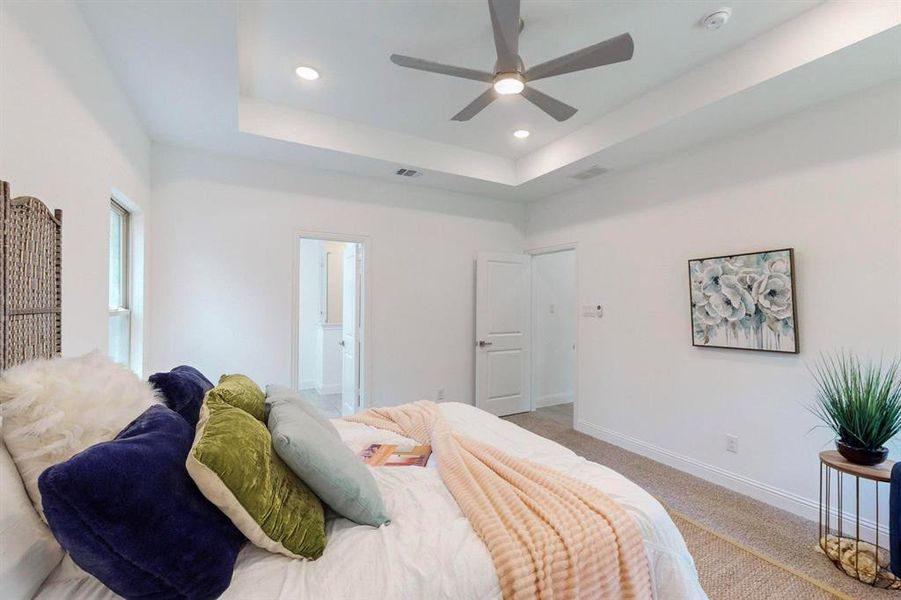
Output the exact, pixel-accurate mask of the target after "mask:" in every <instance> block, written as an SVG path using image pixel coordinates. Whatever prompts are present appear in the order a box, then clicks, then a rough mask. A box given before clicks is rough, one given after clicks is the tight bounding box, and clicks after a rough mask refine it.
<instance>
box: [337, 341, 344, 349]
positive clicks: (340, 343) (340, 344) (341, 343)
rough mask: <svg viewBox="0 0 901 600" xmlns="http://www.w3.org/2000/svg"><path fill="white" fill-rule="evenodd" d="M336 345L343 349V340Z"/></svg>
mask: <svg viewBox="0 0 901 600" xmlns="http://www.w3.org/2000/svg"><path fill="white" fill-rule="evenodd" d="M338 345H339V346H341V347H342V348H343V347H344V340H341V341H340V342H338Z"/></svg>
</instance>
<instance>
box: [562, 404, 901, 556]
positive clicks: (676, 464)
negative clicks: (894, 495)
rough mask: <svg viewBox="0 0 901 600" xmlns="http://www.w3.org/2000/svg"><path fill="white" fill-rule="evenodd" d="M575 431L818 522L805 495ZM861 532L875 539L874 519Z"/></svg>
mask: <svg viewBox="0 0 901 600" xmlns="http://www.w3.org/2000/svg"><path fill="white" fill-rule="evenodd" d="M575 429H576V430H577V431H580V432H582V433H584V434H587V435H590V436H592V437H594V438H597V439H599V440H602V441H605V442H608V443H610V444H613V445H614V446H619V447H621V448H625V449H626V450H629V451H631V452H634V453H636V454H640V455H641V456H645V457H647V458H650V459H652V460H656V461H657V462H661V463H663V464H665V465H668V466H670V467H673V468H674V469H679V470H680V471H685V472H686V473H689V474H691V475H695V476H696V477H700V478H701V479H704V480H706V481H709V482H711V483H715V484H717V485H721V486H723V487H725V488H728V489H730V490H732V491H734V492H738V493H740V494H744V495H745V496H750V497H751V498H754V499H755V500H760V501H761V502H766V503H767V504H770V505H772V506H775V507H776V508H781V509H782V510H786V511H788V512H790V513H793V514H796V515H798V516H801V517H804V518H805V519H809V520H811V521H818V520H819V500H813V499H810V498H805V497H804V496H800V495H798V494H795V493H793V492H789V491H787V490H783V489H780V488H777V487H775V486H772V485H770V484H768V483H764V482H762V481H758V480H756V479H752V478H750V477H745V476H744V475H739V474H738V473H733V472H732V471H728V470H726V469H723V468H721V467H717V466H715V465H711V464H708V463H705V462H703V461H700V460H697V459H695V458H692V457H690V456H686V455H684V454H679V453H678V452H673V451H671V450H667V449H666V448H662V447H660V446H656V445H654V444H650V443H648V442H645V441H643V440H639V439H638V438H635V437H632V436H629V435H626V434H623V433H620V432H618V431H613V430H612V429H608V428H607V427H601V426H599V425H595V424H594V423H590V422H588V421H585V420H584V419H583V420H580V421H578V422H577V423H576V426H575ZM830 512H832V516H833V518H835V517H836V516H837V515H838V511H837V509H836V510H833V511H830ZM885 514H888V507H886V513H885ZM843 515H844V516H843V520H845V519H848V522H851V520H852V519H853V513H850V512H846V511H843ZM860 529H861V533H862V534H866V536H863V535H862V536H861V537H863V538H867V539H869V538H870V536H873V537H875V533H876V523H875V522H874V521H873V520H871V519H861V520H860ZM882 536H886V537H885V540H886V541H887V540H888V537H887V536H888V527H887V525H885V524H884V525H882V526H881V527H880V528H879V537H880V545H881V542H882V539H883V538H882Z"/></svg>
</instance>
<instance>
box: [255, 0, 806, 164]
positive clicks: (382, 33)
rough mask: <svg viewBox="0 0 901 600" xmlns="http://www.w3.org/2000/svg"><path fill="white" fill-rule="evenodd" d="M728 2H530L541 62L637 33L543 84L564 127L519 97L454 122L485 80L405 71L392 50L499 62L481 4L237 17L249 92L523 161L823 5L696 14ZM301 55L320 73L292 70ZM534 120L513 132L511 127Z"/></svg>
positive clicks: (277, 7)
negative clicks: (722, 15)
mask: <svg viewBox="0 0 901 600" xmlns="http://www.w3.org/2000/svg"><path fill="white" fill-rule="evenodd" d="M720 1H721V0H714V1H710V0H687V1H680V2H673V1H668V2H635V1H630V2H606V1H604V2H585V1H584V0H582V1H571V0H554V1H547V0H545V1H528V0H525V1H524V2H523V3H522V8H521V14H522V19H523V21H524V22H525V28H524V29H523V31H522V34H521V36H520V54H521V55H522V58H523V61H524V62H525V64H526V68H528V66H529V65H534V64H538V63H541V62H544V61H546V60H549V59H551V58H556V57H557V56H561V55H563V54H567V53H569V52H572V51H574V50H578V49H580V48H583V47H585V46H589V45H591V44H594V43H596V42H599V41H602V40H605V39H608V38H611V37H613V36H615V35H619V34H621V33H624V32H629V33H630V34H631V35H632V37H633V39H634V40H635V55H634V57H633V59H632V60H631V61H628V62H625V63H619V64H616V65H610V66H607V67H602V68H598V69H593V70H590V71H583V72H580V73H573V74H569V75H563V76H559V77H554V78H549V79H547V80H543V81H541V82H538V83H536V84H535V88H536V89H538V90H540V91H542V92H545V93H547V94H550V95H552V96H554V97H556V98H558V99H560V100H562V101H563V102H566V103H567V104H570V105H572V106H574V107H576V108H578V109H579V112H578V113H576V115H575V116H574V117H572V118H571V119H569V120H568V121H565V122H563V123H558V122H557V121H555V120H553V119H552V118H550V117H548V116H547V115H545V114H544V113H542V112H541V111H540V110H539V109H538V108H536V107H535V106H533V105H532V104H530V103H529V102H527V101H526V100H524V99H523V98H520V97H518V96H514V97H507V98H502V99H500V100H499V101H496V102H495V103H494V104H492V105H490V106H489V107H488V108H487V109H485V110H484V111H482V112H481V113H479V114H478V115H477V116H476V117H475V118H473V119H472V120H471V121H469V122H463V123H460V122H455V121H451V120H450V118H451V116H453V115H454V114H456V113H457V112H458V111H459V110H460V109H462V108H463V107H464V106H466V105H467V104H469V102H471V101H472V100H473V99H474V98H475V97H476V96H478V95H479V94H481V93H482V92H483V91H484V90H485V89H486V88H487V87H488V84H485V83H481V82H478V81H469V80H465V79H458V78H454V77H446V76H442V75H435V74H432V73H424V72H421V71H414V70H410V69H403V68H401V67H398V66H397V65H394V64H393V63H391V62H390V61H389V60H388V57H389V56H390V55H391V54H392V53H399V54H406V55H409V56H415V57H419V58H425V59H428V60H434V61H437V62H442V63H446V64H453V65H458V66H465V67H470V68H474V69H480V70H484V71H493V68H494V61H495V59H496V54H495V49H494V41H493V38H492V34H491V24H490V20H489V15H488V4H487V2H461V1H459V0H458V1H456V2H435V1H427V2H422V1H420V2H277V3H264V4H249V5H247V6H246V8H245V9H244V10H242V11H241V13H240V21H239V38H238V43H239V53H240V56H241V60H242V65H246V69H243V70H242V72H241V83H242V89H243V91H244V93H245V95H248V96H252V97H256V98H261V99H264V100H268V101H270V102H274V103H276V104H283V105H286V106H290V107H293V108H298V109H302V110H308V111H313V112H317V113H323V114H327V115H331V116H335V117H340V118H342V119H347V120H349V121H353V122H356V123H366V124H368V125H373V126H375V127H379V128H384V129H389V130H392V131H399V132H403V133H407V134H411V135H415V136H418V137H423V138H427V139H430V140H436V141H440V142H444V143H447V144H453V145H457V146H462V147H464V148H470V149H473V150H480V151H482V152H487V153H491V154H497V155H500V156H504V157H508V158H517V157H519V156H522V155H524V154H526V153H528V152H530V151H532V150H534V149H535V148H538V147H540V146H543V145H545V144H547V143H548V142H551V141H553V140H556V139H559V138H560V137H562V136H564V135H566V134H568V133H572V132H573V131H575V130H577V129H579V128H580V127H583V126H584V125H585V124H587V123H590V122H591V121H594V120H595V119H597V118H598V117H600V116H602V115H603V114H605V113H606V112H608V111H610V110H611V109H613V108H615V107H617V106H620V105H622V104H624V103H625V102H628V101H629V100H631V99H633V98H636V97H638V96H640V95H641V94H643V93H645V92H647V91H648V90H650V89H651V88H653V87H656V86H657V85H660V84H661V83H664V82H665V81H667V80H669V79H672V78H673V77H675V76H677V75H679V74H681V73H684V72H685V71H687V70H688V69H690V68H691V67H694V66H696V65H699V64H701V63H703V62H706V61H708V60H710V59H711V58H714V57H715V56H717V55H719V54H721V53H723V52H724V51H726V50H729V49H731V48H734V47H735V46H738V45H740V44H742V43H744V42H746V41H748V40H749V39H751V38H753V37H754V36H756V35H759V34H760V33H762V32H764V31H766V30H768V29H770V28H772V27H774V26H775V25H777V24H779V23H782V22H784V21H786V20H788V19H790V18H792V17H795V16H797V15H799V14H800V13H802V12H804V11H806V10H808V9H809V8H811V7H813V6H814V5H816V4H817V3H818V0H796V1H793V2H786V1H785V0H750V1H749V0H737V1H733V2H731V3H730V6H731V8H732V10H733V17H734V18H733V19H732V20H731V21H730V22H729V24H728V25H727V26H726V27H724V28H723V29H721V30H719V31H708V30H706V29H704V28H703V27H702V26H701V25H700V23H699V21H700V19H701V18H702V17H703V16H704V15H706V14H707V13H708V12H710V11H711V10H713V9H716V8H719V6H720ZM299 64H305V65H312V66H314V67H316V68H317V69H319V70H320V72H321V73H322V78H321V79H319V80H318V81H315V82H308V81H302V80H300V79H299V78H298V77H296V76H294V73H293V71H294V68H295V67H296V66H298V65H299ZM517 129H528V130H529V131H531V133H532V135H531V136H530V137H529V138H528V139H526V140H517V139H516V138H514V137H513V136H512V135H511V134H512V132H513V131H515V130H517Z"/></svg>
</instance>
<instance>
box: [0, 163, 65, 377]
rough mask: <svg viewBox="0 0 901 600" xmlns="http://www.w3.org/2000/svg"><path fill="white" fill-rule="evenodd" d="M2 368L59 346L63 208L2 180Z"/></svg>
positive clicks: (49, 352)
mask: <svg viewBox="0 0 901 600" xmlns="http://www.w3.org/2000/svg"><path fill="white" fill-rule="evenodd" d="M0 194H2V202H0V204H2V208H0V211H2V214H0V216H2V238H0V283H2V286H0V288H2V289H0V310H2V313H0V340H2V351H0V371H2V370H4V369H6V368H8V367H11V366H13V365H16V364H18V363H21V362H24V361H26V360H31V359H33V358H49V357H52V356H57V355H59V353H60V351H61V349H62V331H61V324H62V292H61V289H60V284H61V282H62V217H63V214H62V211H61V210H57V211H55V213H51V212H50V210H49V209H48V208H47V207H46V206H44V204H43V203H42V202H41V201H40V200H38V199H37V198H31V197H27V196H22V197H19V198H12V199H10V195H9V184H8V183H6V182H5V181H0Z"/></svg>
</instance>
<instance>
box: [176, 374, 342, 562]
mask: <svg viewBox="0 0 901 600" xmlns="http://www.w3.org/2000/svg"><path fill="white" fill-rule="evenodd" d="M213 392H215V388H214V389H213V390H210V392H209V393H207V396H206V398H205V399H204V401H203V406H202V407H201V409H200V419H199V420H198V422H197V432H196V434H195V438H194V445H193V446H192V447H191V451H190V452H189V453H188V458H187V461H186V465H185V466H186V467H187V469H188V474H189V475H190V476H191V479H193V480H194V483H196V484H197V487H198V488H199V489H200V491H201V493H202V494H203V495H204V496H206V498H207V499H208V500H209V501H210V502H212V503H213V504H215V505H216V506H218V507H219V509H220V510H221V511H222V512H223V513H225V515H226V516H227V517H228V518H229V519H231V521H232V522H233V523H234V524H235V526H236V527H237V528H238V529H239V530H240V531H241V533H243V534H244V535H245V536H247V539H249V540H250V541H251V542H253V543H254V544H256V545H257V546H259V547H260V548H263V549H265V550H269V551H270V552H278V553H280V554H284V555H286V556H290V557H292V558H308V559H315V558H319V556H321V555H322V552H323V550H324V549H325V515H324V513H323V509H322V503H321V502H320V501H319V499H318V498H317V497H316V495H315V494H313V492H312V491H310V488H308V487H307V486H306V485H304V483H303V482H302V481H301V480H300V479H298V478H297V476H296V475H295V474H294V473H292V472H291V470H290V469H289V468H288V467H287V466H285V463H284V462H282V460H281V459H280V458H279V457H278V455H277V454H276V453H275V452H273V450H272V437H271V436H270V434H269V431H268V430H267V429H266V426H265V425H264V424H263V423H261V422H260V421H258V420H257V419H256V418H255V417H254V416H251V414H250V413H249V412H247V411H245V410H243V409H241V408H237V407H235V406H233V405H231V404H229V403H228V402H225V401H223V400H222V399H221V398H220V395H219V394H216V393H213Z"/></svg>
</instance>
